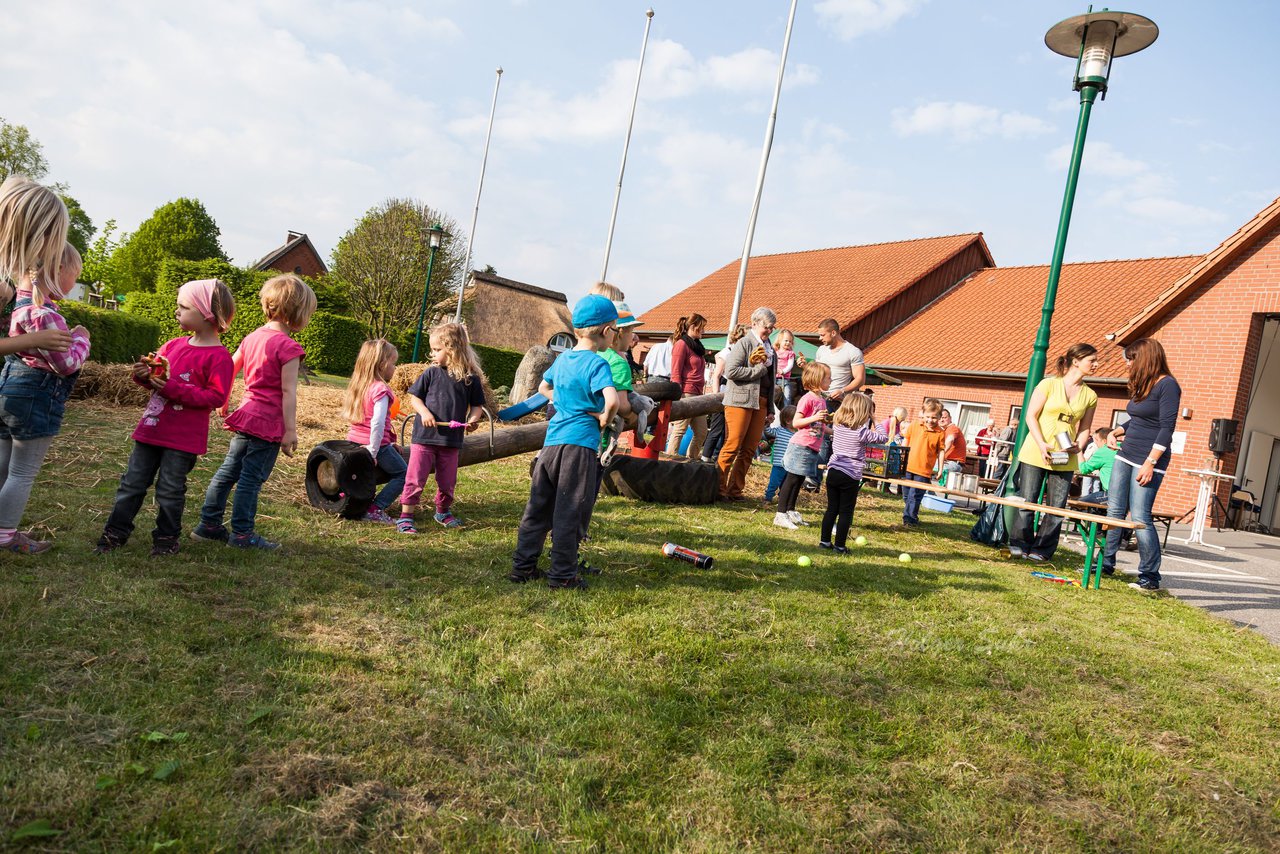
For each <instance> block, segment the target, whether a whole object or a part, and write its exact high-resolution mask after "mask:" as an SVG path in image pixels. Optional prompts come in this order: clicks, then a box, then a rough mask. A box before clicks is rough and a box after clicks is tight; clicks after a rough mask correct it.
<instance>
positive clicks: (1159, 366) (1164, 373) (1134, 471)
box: [1102, 338, 1182, 592]
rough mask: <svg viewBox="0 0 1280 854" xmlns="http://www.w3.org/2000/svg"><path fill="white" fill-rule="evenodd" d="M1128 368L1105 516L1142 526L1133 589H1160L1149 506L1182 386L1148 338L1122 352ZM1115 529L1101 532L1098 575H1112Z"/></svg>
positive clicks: (1110, 443) (1112, 439) (1110, 441)
mask: <svg viewBox="0 0 1280 854" xmlns="http://www.w3.org/2000/svg"><path fill="white" fill-rule="evenodd" d="M1124 359H1125V362H1127V363H1128V365H1129V398H1130V400H1129V405H1128V407H1126V410H1125V411H1126V412H1128V413H1129V420H1128V421H1127V422H1126V423H1124V424H1122V425H1121V426H1119V427H1117V428H1116V429H1115V430H1112V431H1111V435H1110V436H1108V437H1107V447H1109V448H1116V449H1117V452H1116V461H1115V465H1114V467H1113V468H1112V470H1111V490H1110V493H1109V498H1108V502H1107V516H1108V517H1110V518H1112V519H1123V518H1124V517H1125V515H1126V514H1128V515H1130V516H1132V517H1133V521H1135V522H1141V523H1142V524H1143V525H1144V526H1145V527H1144V528H1142V530H1140V531H1137V533H1136V536H1137V539H1138V581H1137V582H1136V583H1134V584H1130V585H1129V586H1130V587H1133V588H1134V589H1136V590H1142V591H1146V592H1153V591H1156V590H1159V589H1160V535H1159V534H1158V533H1156V530H1155V526H1154V525H1153V524H1152V522H1151V507H1152V505H1153V504H1155V501H1156V492H1157V491H1158V490H1159V489H1160V483H1161V481H1163V480H1164V474H1165V470H1166V469H1167V467H1168V465H1169V456H1170V455H1169V446H1170V445H1171V444H1172V442H1173V428H1174V427H1175V426H1176V425H1177V421H1178V407H1179V405H1180V404H1181V401H1182V388H1181V386H1179V385H1178V381H1177V380H1176V379H1174V378H1173V376H1172V375H1170V373H1169V362H1168V361H1167V360H1166V358H1165V354H1164V347H1162V346H1160V342H1159V341H1156V340H1154V339H1151V338H1142V339H1139V340H1138V341H1135V342H1133V343H1132V344H1130V345H1128V346H1127V347H1125V348H1124ZM1123 533H1124V532H1123V531H1122V530H1121V529H1120V528H1112V529H1111V530H1109V531H1107V550H1106V553H1105V554H1104V555H1103V558H1102V571H1103V572H1104V573H1106V574H1108V575H1110V574H1112V573H1114V572H1115V569H1116V552H1118V551H1119V550H1120V538H1121V535H1122V534H1123Z"/></svg>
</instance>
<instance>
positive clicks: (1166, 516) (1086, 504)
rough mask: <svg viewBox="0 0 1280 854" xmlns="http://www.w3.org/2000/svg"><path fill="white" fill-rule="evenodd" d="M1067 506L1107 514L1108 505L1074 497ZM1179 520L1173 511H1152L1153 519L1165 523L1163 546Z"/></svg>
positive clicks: (1161, 523) (1158, 522)
mask: <svg viewBox="0 0 1280 854" xmlns="http://www.w3.org/2000/svg"><path fill="white" fill-rule="evenodd" d="M1067 506H1068V507H1070V508H1071V509H1072V510H1082V511H1084V512H1085V513H1098V514H1100V515H1103V516H1105V515H1106V514H1107V505H1105V504H1095V503H1094V502H1092V501H1078V500H1076V499H1074V498H1072V499H1071V500H1070V501H1068V502H1067ZM1177 520H1178V517H1177V516H1175V515H1174V514H1173V513H1156V512H1155V511H1152V513H1151V521H1152V522H1156V523H1157V524H1160V525H1164V540H1163V541H1161V544H1160V545H1161V547H1165V546H1168V545H1169V531H1170V530H1171V529H1172V528H1173V523H1174V522H1176V521H1177Z"/></svg>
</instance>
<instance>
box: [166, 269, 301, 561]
mask: <svg viewBox="0 0 1280 854" xmlns="http://www.w3.org/2000/svg"><path fill="white" fill-rule="evenodd" d="M259 298H260V302H261V304H262V314H263V315H264V316H265V317H266V318H267V322H266V323H264V324H263V325H262V326H259V327H258V328H257V329H255V330H254V331H252V332H250V333H249V334H248V335H246V336H245V338H244V340H243V341H241V342H240V347H239V348H238V349H237V350H236V354H235V356H234V357H233V363H234V365H235V372H236V373H239V372H240V371H241V370H243V371H244V397H243V399H242V400H241V401H240V406H239V408H238V409H236V411H235V412H233V413H231V415H230V416H228V417H227V419H226V420H225V422H224V424H223V426H225V427H226V429H228V430H230V431H232V432H233V433H234V435H233V436H232V437H231V445H230V447H228V448H227V456H226V459H224V460H223V461H222V465H221V466H220V467H219V468H218V470H217V471H216V472H215V473H214V475H213V479H212V480H210V481H209V489H208V491H207V492H206V493H205V496H204V507H202V508H201V509H200V524H199V525H197V526H196V527H195V529H194V530H193V531H192V532H191V536H192V537H194V538H195V539H197V540H212V541H214V542H224V543H226V544H227V545H230V546H234V547H236V548H240V549H262V550H264V551H274V550H276V549H278V548H280V544H279V543H278V542H273V541H272V540H268V539H267V538H266V537H263V536H261V535H259V534H258V533H257V532H256V531H255V530H254V522H255V519H256V518H257V515H258V494H259V493H260V492H261V491H262V485H263V484H264V483H266V482H267V478H268V477H270V476H271V470H272V469H273V468H274V467H275V464H276V458H277V457H278V456H279V455H280V452H281V451H284V455H285V456H286V457H292V456H293V452H294V451H295V450H296V449H297V447H298V424H297V412H298V369H299V368H300V367H301V366H302V358H303V356H305V355H306V351H305V350H303V349H302V345H301V344H299V343H298V342H297V341H294V340H293V339H292V338H290V337H289V335H290V333H293V332H297V331H299V330H301V329H303V328H304V327H306V325H307V322H308V321H310V320H311V315H312V313H314V312H315V310H316V295H315V292H314V291H312V290H311V287H310V286H309V285H307V283H306V282H304V281H302V279H300V278H299V277H297V276H295V275H293V274H291V273H290V274H287V275H283V276H275V277H274V278H271V279H268V280H267V281H266V283H264V284H263V286H262V290H261V291H260V293H259ZM223 411H224V412H225V411H226V408H225V407H224V408H223ZM232 489H235V491H236V497H235V502H234V503H233V504H232V505H231V530H230V531H228V530H227V529H226V528H225V527H224V526H223V524H222V520H223V517H224V516H225V515H226V509H227V498H228V497H229V496H230V495H231V490H232Z"/></svg>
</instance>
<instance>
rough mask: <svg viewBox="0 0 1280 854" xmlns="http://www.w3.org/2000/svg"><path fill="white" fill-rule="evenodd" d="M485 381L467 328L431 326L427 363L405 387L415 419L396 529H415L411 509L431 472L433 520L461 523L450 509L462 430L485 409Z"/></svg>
mask: <svg viewBox="0 0 1280 854" xmlns="http://www.w3.org/2000/svg"><path fill="white" fill-rule="evenodd" d="M484 381H485V380H484V369H483V368H481V366H480V359H479V357H478V356H476V351H475V350H474V349H472V347H471V342H470V341H469V340H468V338H467V330H466V327H464V326H462V325H461V324H459V323H445V324H442V325H440V326H437V327H435V328H434V329H432V330H431V365H430V367H428V368H427V369H426V370H425V371H423V372H422V375H421V376H419V377H418V378H417V379H416V380H414V381H413V385H411V386H409V404H410V405H411V406H412V407H413V411H414V413H415V414H416V415H417V418H415V419H414V424H413V444H412V446H411V447H410V448H409V470H408V472H407V473H406V475H405V482H404V494H403V495H401V497H400V519H399V520H398V521H397V522H396V530H398V531H400V533H402V534H416V533H418V528H417V522H416V520H415V514H416V512H417V509H418V504H419V502H420V501H421V499H422V487H423V485H424V484H425V483H426V482H427V478H428V477H429V476H430V475H431V474H432V473H434V474H435V476H436V496H435V508H436V512H435V517H434V518H435V520H436V522H438V523H439V524H441V525H443V526H444V527H446V528H460V527H462V520H461V519H459V518H458V517H457V516H455V515H454V514H453V513H452V512H451V511H450V508H451V507H452V506H453V492H454V489H455V487H456V486H457V484H458V455H459V454H460V453H461V450H462V439H463V434H464V433H465V432H466V431H467V430H471V429H473V428H474V427H475V425H476V424H477V423H479V421H480V416H481V414H482V413H483V412H484Z"/></svg>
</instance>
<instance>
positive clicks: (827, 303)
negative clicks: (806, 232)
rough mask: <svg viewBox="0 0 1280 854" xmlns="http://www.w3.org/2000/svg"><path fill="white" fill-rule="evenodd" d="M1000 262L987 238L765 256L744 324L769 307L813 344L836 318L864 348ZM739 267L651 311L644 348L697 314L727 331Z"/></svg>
mask: <svg viewBox="0 0 1280 854" xmlns="http://www.w3.org/2000/svg"><path fill="white" fill-rule="evenodd" d="M994 264H995V262H994V261H993V260H992V258H991V252H990V251H989V250H988V249H987V244H986V242H985V241H984V240H983V239H982V235H981V234H957V235H951V236H948V237H928V238H922V239H919V240H902V241H897V242H895V243H875V244H869V245H865V246H844V247H840V248H837V249H815V250H811V251H807V252H786V253H782V254H779V255H761V256H758V257H753V258H752V259H751V265H750V266H749V267H748V269H747V281H746V283H745V284H744V286H743V293H742V306H741V308H740V309H739V312H738V322H739V323H749V322H750V317H751V312H752V311H754V310H755V309H756V308H757V307H759V306H762V305H764V306H769V307H770V308H772V309H773V310H774V311H775V312H776V313H777V315H778V326H779V328H787V329H790V330H792V331H793V332H794V333H796V335H797V336H798V337H802V338H804V339H805V340H807V341H809V342H811V343H812V342H816V341H817V331H818V329H817V327H818V323H820V322H821V321H822V320H824V319H825V318H828V317H834V318H835V319H836V320H838V321H839V322H840V327H841V331H842V332H843V334H844V337H845V338H847V339H848V340H850V341H852V342H853V343H854V344H857V345H858V346H863V345H864V344H865V343H866V342H869V341H873V340H875V339H876V338H878V337H880V336H882V335H884V334H885V333H886V332H888V331H889V330H890V329H892V328H893V327H895V326H897V325H898V324H899V323H901V322H902V320H903V319H904V318H906V317H909V316H910V315H911V314H912V313H913V312H916V311H919V310H920V309H921V308H923V307H924V306H926V305H928V304H929V303H930V302H932V301H933V300H935V299H937V298H938V297H939V296H940V295H941V294H943V293H945V292H946V291H947V290H948V289H949V288H951V287H953V286H954V285H955V284H956V283H957V282H959V281H960V280H961V279H963V278H965V277H966V276H968V275H970V274H971V273H973V272H974V271H975V270H980V269H983V268H985V267H991V266H992V265H994ZM738 267H739V262H738V261H731V262H729V263H728V264H725V265H724V266H723V267H721V268H720V269H719V270H716V271H715V272H714V273H712V274H711V275H709V276H707V277H705V278H703V279H702V280H700V281H698V282H695V283H694V284H693V285H690V286H689V287H688V288H685V289H684V290H683V291H681V292H680V293H678V294H676V295H675V296H673V297H671V298H669V299H667V300H665V301H664V302H661V303H659V304H658V305H656V306H654V307H653V308H651V309H649V310H648V311H646V312H645V313H644V315H643V316H642V317H641V318H640V319H641V320H643V321H644V326H642V327H640V328H639V329H638V330H637V332H638V333H639V335H640V341H641V348H642V349H647V348H648V347H649V346H650V345H652V343H654V342H656V341H659V340H661V339H663V338H666V337H667V336H669V335H670V334H671V332H672V330H673V329H675V325H676V320H677V319H679V318H680V317H681V316H687V315H689V314H692V313H694V312H697V313H699V314H701V315H703V316H704V317H706V318H707V332H706V334H707V335H709V336H712V335H726V334H728V329H727V327H728V325H729V313H730V311H731V310H732V309H733V293H734V290H735V289H736V287H737V284H738Z"/></svg>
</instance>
